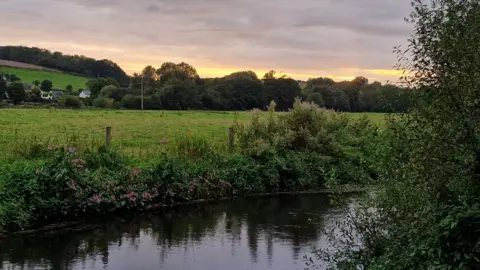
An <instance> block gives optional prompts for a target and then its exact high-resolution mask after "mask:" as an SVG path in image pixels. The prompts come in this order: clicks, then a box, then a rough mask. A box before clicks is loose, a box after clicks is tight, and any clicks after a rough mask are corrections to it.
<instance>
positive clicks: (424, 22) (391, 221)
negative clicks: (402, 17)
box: [331, 0, 480, 269]
mask: <svg viewBox="0 0 480 270" xmlns="http://www.w3.org/2000/svg"><path fill="white" fill-rule="evenodd" d="M412 6H413V11H412V13H411V16H410V18H409V19H408V21H409V22H411V23H413V34H412V36H411V37H410V38H409V40H408V47H407V48H405V49H400V48H397V50H396V52H397V53H398V56H399V66H398V68H399V69H400V70H402V71H404V72H405V75H404V76H402V78H401V81H402V82H403V83H405V84H406V85H407V86H408V88H411V90H402V91H410V93H409V94H410V95H414V99H413V98H412V100H414V101H415V103H413V107H411V109H410V111H409V112H408V113H406V114H400V115H398V116H397V117H394V118H393V119H391V120H390V121H389V122H388V125H387V129H386V130H385V132H384V133H383V134H384V135H386V137H385V138H386V139H387V141H386V143H387V144H386V145H385V148H384V149H383V150H382V152H383V154H382V155H381V156H382V158H381V159H380V160H379V161H380V162H381V163H380V164H379V165H380V168H381V170H380V172H381V174H380V175H379V177H378V181H377V182H376V184H377V187H376V188H375V190H376V191H375V196H373V197H372V198H370V199H369V200H367V201H366V202H364V203H363V204H364V205H365V206H364V207H360V208H359V209H357V210H356V211H355V218H354V219H351V220H349V221H347V224H354V228H353V229H354V230H355V231H356V233H358V234H359V235H358V236H355V237H354V238H355V239H353V240H352V242H351V243H350V245H348V244H345V242H344V243H342V245H343V246H344V248H343V250H341V251H340V253H339V254H338V255H339V257H336V259H338V260H339V263H340V264H343V265H342V266H343V267H342V268H343V269H355V268H365V269H475V268H478V266H479V264H478V262H479V260H480V258H479V254H480V249H479V243H480V222H479V221H480V84H479V83H478V80H479V75H480V54H479V53H478V50H479V48H480V31H478V29H480V2H479V1H478V0H415V1H413V2H412ZM389 88H391V87H390V86H389ZM396 90H398V89H396ZM372 209H374V211H372ZM357 225H358V226H357ZM344 239H345V238H344ZM350 239H352V238H350ZM358 239H362V241H361V246H360V247H359V246H358V245H355V243H353V241H358ZM331 242H335V241H334V240H333V241H331ZM345 247H346V248H345ZM346 263H350V264H349V265H348V266H350V267H348V266H347V267H346V266H345V264H346Z"/></svg>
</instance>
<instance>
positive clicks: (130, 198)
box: [128, 197, 137, 202]
mask: <svg viewBox="0 0 480 270" xmlns="http://www.w3.org/2000/svg"><path fill="white" fill-rule="evenodd" d="M128 199H129V200H130V201H132V202H134V201H136V200H137V198H136V197H129V198H128Z"/></svg>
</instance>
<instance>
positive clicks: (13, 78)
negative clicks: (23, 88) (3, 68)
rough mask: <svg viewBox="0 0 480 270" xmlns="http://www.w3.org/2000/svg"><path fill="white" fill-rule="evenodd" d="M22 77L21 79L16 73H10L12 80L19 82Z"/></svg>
mask: <svg viewBox="0 0 480 270" xmlns="http://www.w3.org/2000/svg"><path fill="white" fill-rule="evenodd" d="M21 80H22V79H20V78H19V77H18V76H17V75H15V74H10V81H11V82H19V81H21Z"/></svg>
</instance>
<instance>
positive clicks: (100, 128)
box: [0, 109, 384, 160]
mask: <svg viewBox="0 0 480 270" xmlns="http://www.w3.org/2000/svg"><path fill="white" fill-rule="evenodd" d="M351 115H352V117H360V116H361V115H363V114H351ZM367 115H368V117H369V118H371V119H372V121H373V122H375V123H378V124H379V125H381V124H382V121H383V117H384V114H367ZM251 116H252V112H240V113H234V112H206V111H202V112H200V111H114V110H111V111H110V110H55V109H52V110H49V109H4V110H0V149H1V150H0V160H7V159H13V158H17V157H19V156H20V154H21V153H22V152H25V151H27V150H28V149H31V148H32V147H33V146H34V145H38V144H40V143H41V144H43V146H44V147H47V146H48V145H63V144H68V145H75V146H76V147H77V148H79V149H92V148H96V147H98V146H100V145H102V144H103V143H104V140H105V127H106V126H111V127H112V145H113V147H115V148H116V149H118V150H119V151H120V152H122V153H124V154H126V155H128V156H134V157H138V158H141V159H148V158H149V157H154V156H158V155H159V154H160V153H163V152H165V151H167V150H168V147H172V146H174V145H175V140H177V139H178V138H180V137H182V136H186V134H189V135H192V136H200V137H204V138H205V139H206V140H208V141H210V142H212V143H214V144H215V145H218V146H222V147H223V146H225V147H226V145H227V140H228V127H230V126H231V125H232V124H233V123H234V121H235V119H237V120H238V121H239V122H240V123H248V122H249V120H250V119H251ZM163 138H166V140H167V143H162V139H163Z"/></svg>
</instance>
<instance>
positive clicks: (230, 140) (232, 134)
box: [228, 127, 235, 151]
mask: <svg viewBox="0 0 480 270" xmlns="http://www.w3.org/2000/svg"><path fill="white" fill-rule="evenodd" d="M234 144H235V130H234V129H233V127H229V128H228V147H229V149H230V151H233V145H234Z"/></svg>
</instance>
